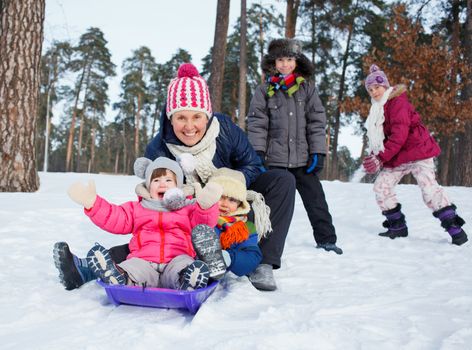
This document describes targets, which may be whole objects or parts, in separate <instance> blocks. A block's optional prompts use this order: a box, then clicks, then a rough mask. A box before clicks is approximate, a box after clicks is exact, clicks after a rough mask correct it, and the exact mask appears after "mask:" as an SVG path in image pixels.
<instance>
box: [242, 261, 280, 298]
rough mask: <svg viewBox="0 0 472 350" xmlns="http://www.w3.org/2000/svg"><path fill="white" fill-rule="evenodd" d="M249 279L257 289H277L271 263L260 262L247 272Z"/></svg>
mask: <svg viewBox="0 0 472 350" xmlns="http://www.w3.org/2000/svg"><path fill="white" fill-rule="evenodd" d="M249 281H251V283H252V285H253V286H254V287H255V288H256V289H258V290H264V291H273V290H276V289H277V285H276V284H275V278H274V271H273V269H272V265H269V264H260V265H259V266H258V267H257V268H256V269H255V270H254V272H252V273H251V274H249Z"/></svg>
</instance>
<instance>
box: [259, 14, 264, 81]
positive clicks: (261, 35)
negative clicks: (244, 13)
mask: <svg viewBox="0 0 472 350" xmlns="http://www.w3.org/2000/svg"><path fill="white" fill-rule="evenodd" d="M263 24H264V23H263V17H262V6H261V12H260V13H259V46H260V49H261V52H260V53H259V55H260V58H259V62H262V60H263V58H264V25H263ZM264 81H265V76H264V72H261V84H264Z"/></svg>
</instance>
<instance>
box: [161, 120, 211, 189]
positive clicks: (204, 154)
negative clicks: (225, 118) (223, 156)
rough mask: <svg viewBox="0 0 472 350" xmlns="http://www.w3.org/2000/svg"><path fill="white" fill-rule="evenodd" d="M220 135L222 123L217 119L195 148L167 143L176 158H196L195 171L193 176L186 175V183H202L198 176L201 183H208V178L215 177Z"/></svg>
mask: <svg viewBox="0 0 472 350" xmlns="http://www.w3.org/2000/svg"><path fill="white" fill-rule="evenodd" d="M219 133H220V123H219V122H218V119H217V118H213V121H212V122H211V124H210V127H209V128H208V130H207V131H206V133H205V135H204V136H203V138H202V139H201V140H200V142H198V143H197V144H196V145H194V146H191V147H189V146H185V145H174V144H171V143H166V145H167V148H168V149H169V151H170V153H172V154H173V156H174V157H175V158H177V157H178V156H180V155H181V154H183V153H190V154H192V155H193V156H194V157H195V160H196V162H195V171H194V172H193V173H192V174H185V178H186V180H187V181H186V182H187V183H189V184H190V183H193V182H200V181H199V180H198V178H197V177H196V175H198V177H200V179H201V182H203V183H207V181H208V178H209V177H210V176H212V175H213V173H214V172H215V170H216V167H215V166H214V165H213V161H212V160H213V157H214V156H215V152H216V137H217V136H218V135H219Z"/></svg>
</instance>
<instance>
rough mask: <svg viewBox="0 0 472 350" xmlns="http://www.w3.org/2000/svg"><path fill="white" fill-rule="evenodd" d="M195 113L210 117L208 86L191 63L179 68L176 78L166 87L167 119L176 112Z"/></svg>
mask: <svg viewBox="0 0 472 350" xmlns="http://www.w3.org/2000/svg"><path fill="white" fill-rule="evenodd" d="M188 110H189V111H195V112H202V113H205V114H206V116H207V118H208V119H210V118H211V116H212V110H211V101H210V93H209V91H208V85H207V83H206V81H205V79H203V78H202V77H201V76H200V74H199V73H198V70H197V68H195V66H194V65H193V64H191V63H184V64H182V65H181V66H180V67H179V70H178V72H177V78H174V79H172V81H171V82H170V83H169V86H168V87H167V106H166V114H167V118H169V119H170V118H171V116H172V115H173V114H174V113H175V112H178V111H188Z"/></svg>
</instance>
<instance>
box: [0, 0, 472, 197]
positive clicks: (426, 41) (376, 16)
mask: <svg viewBox="0 0 472 350" xmlns="http://www.w3.org/2000/svg"><path fill="white" fill-rule="evenodd" d="M45 1H46V0H39V1H32V0H30V1H28V0H20V1H12V0H4V1H2V2H1V5H0V8H1V18H0V19H1V25H2V31H1V32H0V45H1V48H2V50H1V52H6V56H5V57H7V55H8V53H9V52H10V51H15V49H16V56H15V57H17V58H16V59H19V60H21V59H22V58H24V60H25V62H32V64H33V66H34V65H36V67H37V69H34V67H33V69H32V70H30V74H31V75H32V76H33V77H32V78H31V81H32V84H31V86H29V85H28V84H27V83H21V81H22V79H23V81H24V80H25V79H24V78H22V77H21V76H20V75H21V74H16V73H17V72H18V71H15V68H14V63H12V60H8V59H5V60H4V59H3V58H2V61H4V63H3V64H2V65H1V66H0V114H2V118H1V120H0V137H1V139H0V141H1V143H0V144H1V145H2V157H1V162H2V165H3V166H2V173H4V174H5V176H2V179H1V180H0V190H2V191H17V190H22V191H34V190H35V189H37V186H39V181H38V180H37V179H38V177H37V171H40V170H43V171H46V170H47V171H53V172H62V171H73V172H92V173H98V172H102V173H103V172H104V173H119V174H130V173H131V172H132V164H133V162H134V159H135V158H136V157H139V156H142V155H143V153H144V149H145V147H146V145H147V143H148V142H149V140H150V139H151V138H152V137H153V136H154V135H155V134H156V133H157V132H158V125H159V123H158V119H159V116H160V112H161V110H162V107H163V105H164V103H165V96H166V88H167V85H168V83H169V81H170V80H171V79H172V78H173V77H174V76H175V75H176V71H177V69H178V67H179V65H180V64H181V63H184V62H188V61H192V54H191V52H189V51H187V50H186V48H177V49H176V50H175V53H174V54H173V55H172V56H171V57H170V58H169V59H168V60H167V61H162V60H161V61H158V60H156V58H155V56H154V55H153V52H152V51H151V49H150V48H149V46H146V45H142V46H138V47H136V48H135V49H133V50H132V52H131V53H130V55H129V57H127V58H125V59H124V60H123V61H122V62H119V64H120V67H121V74H120V75H121V82H120V92H119V95H118V97H114V99H113V100H111V99H110V93H109V90H110V89H109V81H110V79H111V78H112V77H114V76H115V75H116V74H117V71H118V68H117V65H116V64H115V63H114V62H113V57H112V54H111V52H110V50H109V48H108V45H107V44H108V42H107V38H106V37H105V35H104V32H103V31H102V30H101V29H100V28H98V27H90V28H88V29H87V30H86V31H85V32H84V33H82V34H81V35H80V36H79V37H78V38H71V39H69V40H62V39H61V40H59V39H58V40H55V39H54V38H48V40H47V41H43V33H44V15H45ZM48 1H49V0H48ZM233 1H234V0H233ZM32 3H34V5H32ZM22 6H26V9H25V7H22ZM214 6H215V7H216V18H215V32H214V33H215V35H214V40H213V46H212V47H210V48H208V54H207V55H206V56H205V57H204V58H203V59H202V61H201V62H194V63H195V64H196V65H197V66H198V67H200V70H201V74H202V75H203V76H204V77H205V78H206V79H207V80H208V82H209V87H210V92H211V96H212V104H213V110H215V111H220V112H223V113H226V114H228V115H229V116H231V117H232V119H233V120H234V122H235V123H238V124H239V125H240V127H241V128H243V129H245V128H246V118H245V117H246V111H247V109H248V104H249V102H250V100H251V96H252V92H253V91H254V89H255V87H256V86H257V85H258V84H260V83H261V82H262V81H263V79H264V77H263V76H262V75H261V71H260V61H261V58H262V55H263V54H264V53H265V52H266V50H267V44H268V42H269V41H270V40H272V39H274V38H278V37H289V38H297V39H299V40H301V41H302V42H303V45H304V53H305V54H306V55H307V57H309V58H310V59H311V60H312V61H313V62H314V64H315V67H316V71H315V74H314V77H313V78H314V79H315V81H316V83H317V86H318V89H319V92H320V96H321V98H322V100H323V103H324V105H325V108H326V110H327V116H328V127H327V153H328V157H327V162H326V163H327V164H326V166H325V169H324V171H323V175H322V176H323V178H324V179H329V180H333V179H338V180H348V179H349V178H350V177H351V175H352V174H353V172H354V171H355V170H356V169H357V168H358V167H359V164H360V162H361V159H362V157H363V156H364V153H365V152H364V148H365V129H364V128H363V123H364V121H365V118H366V116H367V114H368V108H369V106H370V100H369V98H368V96H367V93H366V91H365V89H364V87H363V80H364V78H365V76H366V74H367V73H368V67H369V66H370V64H371V63H373V62H376V63H378V64H379V65H380V66H381V67H382V69H383V70H384V71H385V72H386V73H387V75H388V77H389V80H390V82H392V83H395V84H397V83H402V84H405V85H406V86H407V88H408V95H409V98H410V100H411V102H412V103H413V104H414V105H415V107H416V108H417V109H418V111H419V112H420V114H421V115H422V117H423V121H424V122H425V124H426V125H427V127H428V128H429V129H430V130H431V131H432V133H433V135H434V137H435V138H436V139H437V140H438V142H439V143H440V145H441V148H442V154H441V156H440V157H438V160H437V165H438V174H439V180H440V182H441V183H442V184H444V185H463V186H472V142H471V139H472V112H470V111H471V110H472V79H471V75H472V70H471V64H470V63H471V62H472V0H467V1H465V0H453V1H443V0H434V1H428V0H411V1H396V2H392V1H382V0H368V1H359V0H353V1H348V0H342V1H321V0H286V1H283V0H281V1H273V2H270V1H264V2H261V1H245V0H241V1H240V13H239V14H238V15H239V16H238V18H237V20H236V23H235V25H234V26H231V27H230V26H229V17H230V0H219V1H215V2H214ZM110 10H111V9H110ZM182 11H184V9H183V10H182ZM172 15H174V14H172V13H168V14H166V13H165V8H163V11H162V12H161V13H159V15H158V16H157V17H156V20H159V16H172ZM232 15H234V14H232ZM25 16H26V20H31V23H33V24H36V25H32V26H31V29H30V37H29V42H30V43H31V42H35V41H34V40H36V43H37V45H23V46H21V45H20V44H21V37H22V36H21V33H20V32H21V30H23V29H22V26H21V25H18V26H15V21H16V20H18V21H20V22H21V20H19V19H18V18H22V21H24V20H25ZM198 20H199V19H196V21H195V22H194V23H179V22H178V21H177V22H176V25H188V27H189V29H188V30H192V29H191V28H192V26H197V25H198ZM200 20H204V19H200ZM15 31H16V32H15ZM34 34H37V35H36V36H35V37H34ZM161 35H166V36H170V35H172V28H169V32H167V33H162V34H161ZM11 38H18V39H17V40H14V39H11ZM32 38H34V39H32ZM155 40H156V41H159V35H157V34H156V38H155ZM19 43H20V44H19ZM15 45H17V46H18V47H15ZM176 45H178V43H177V44H176ZM38 46H39V48H40V50H39V51H38ZM4 49H5V50H4ZM7 49H8V50H7ZM38 52H39V53H38ZM38 54H39V56H40V57H39V59H36V60H35V59H34V57H35V55H36V56H38ZM2 55H3V54H2ZM5 62H6V63H5ZM12 65H13V68H12ZM12 72H13V73H12ZM25 74H27V73H25ZM35 76H36V79H35ZM1 78H4V79H1ZM15 79H16V80H17V82H16V83H15ZM8 84H9V85H8ZM2 85H4V87H2ZM5 86H6V87H5ZM27 88H30V89H31V90H30V91H32V92H33V93H29V94H28V93H27V91H28V90H27ZM14 89H17V90H16V93H14V94H8V93H7V91H15V90H14ZM11 96H17V98H18V100H19V101H20V102H21V101H23V102H24V103H18V106H25V108H26V112H25V113H24V120H23V122H21V123H19V122H18V121H15V120H14V118H12V117H10V118H4V115H5V116H11V115H12V113H13V112H12V108H11V106H12V105H14V104H13V103H6V102H5V101H9V102H12V101H11V100H9V99H7V97H11ZM17 109H19V108H14V110H15V112H14V113H17V114H18V113H19V115H21V110H20V111H18V110H17ZM110 111H111V112H110ZM110 115H111V117H110ZM51 121H54V122H51ZM25 125H26V126H27V127H24V126H25ZM346 125H349V126H350V127H352V128H353V129H354V130H356V133H357V134H358V135H359V138H361V139H362V140H363V145H364V147H363V149H362V151H361V157H354V156H352V155H351V152H350V150H349V148H348V147H346V146H339V133H340V130H341V128H342V127H343V126H346ZM22 127H23V128H22ZM11 135H16V138H13V139H12V136H11ZM28 145H33V146H32V147H28ZM18 154H20V155H21V157H18ZM20 158H21V159H20ZM22 162H23V163H22ZM26 162H29V163H28V164H31V163H32V164H34V165H35V166H34V167H31V166H27V165H26ZM19 164H20V165H19ZM367 180H369V179H368V178H367ZM410 181H411V179H410V178H406V179H405V182H410Z"/></svg>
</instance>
